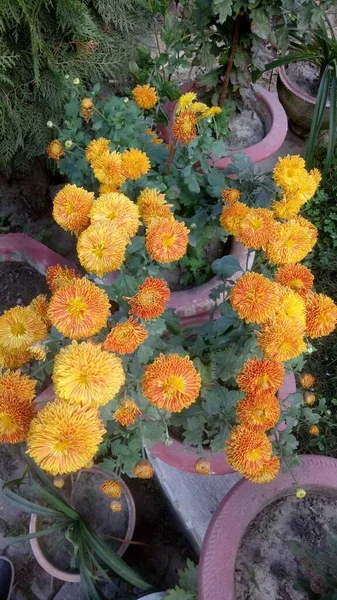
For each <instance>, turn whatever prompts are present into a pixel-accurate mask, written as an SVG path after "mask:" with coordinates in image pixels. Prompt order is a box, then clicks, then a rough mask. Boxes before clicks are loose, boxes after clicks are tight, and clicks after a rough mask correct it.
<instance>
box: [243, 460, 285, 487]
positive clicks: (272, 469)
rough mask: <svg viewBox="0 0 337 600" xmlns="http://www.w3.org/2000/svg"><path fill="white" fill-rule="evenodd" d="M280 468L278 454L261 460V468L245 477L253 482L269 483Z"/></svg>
mask: <svg viewBox="0 0 337 600" xmlns="http://www.w3.org/2000/svg"><path fill="white" fill-rule="evenodd" d="M279 470H280V459H279V458H278V456H272V457H271V458H269V459H268V460H265V461H264V462H263V465H262V467H261V469H259V470H258V471H257V472H256V473H254V474H253V475H249V476H248V477H247V478H248V479H249V480H250V481H252V482H253V483H270V482H271V481H273V479H275V477H276V476H277V474H278V472H279Z"/></svg>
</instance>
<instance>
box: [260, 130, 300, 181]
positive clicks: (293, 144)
mask: <svg viewBox="0 0 337 600" xmlns="http://www.w3.org/2000/svg"><path fill="white" fill-rule="evenodd" d="M306 143H307V140H302V139H301V138H299V137H298V136H297V135H295V134H294V133H293V132H292V131H291V130H290V129H288V132H287V135H286V138H285V140H284V142H283V144H282V146H281V148H280V149H279V151H278V152H277V153H275V154H273V155H272V156H270V157H269V158H266V160H263V161H261V162H260V163H258V164H257V165H256V172H257V173H268V172H269V171H272V170H273V168H274V167H275V165H276V163H277V160H278V158H283V157H284V156H287V154H300V155H303V154H304V150H305V146H306Z"/></svg>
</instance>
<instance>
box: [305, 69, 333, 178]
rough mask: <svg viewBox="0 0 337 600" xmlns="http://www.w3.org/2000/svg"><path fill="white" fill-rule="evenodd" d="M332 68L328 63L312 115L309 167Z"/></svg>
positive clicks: (309, 139) (308, 149)
mask: <svg viewBox="0 0 337 600" xmlns="http://www.w3.org/2000/svg"><path fill="white" fill-rule="evenodd" d="M330 75H331V73H330V69H329V66H328V65H327V66H326V67H325V70H324V72H323V75H322V78H321V82H320V84H319V88H318V92H317V98H316V104H315V108H314V114H313V117H312V122H311V128H310V134H309V138H308V141H307V145H306V150H305V154H304V158H305V161H306V166H307V168H308V169H310V168H311V166H312V161H313V158H314V153H315V146H316V140H317V138H318V136H319V131H320V128H321V124H322V121H323V116H324V111H325V108H326V102H327V98H328V92H329V86H330Z"/></svg>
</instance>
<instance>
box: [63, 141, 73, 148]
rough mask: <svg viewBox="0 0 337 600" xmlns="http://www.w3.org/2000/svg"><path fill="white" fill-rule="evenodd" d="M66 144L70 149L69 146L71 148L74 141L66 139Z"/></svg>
mask: <svg viewBox="0 0 337 600" xmlns="http://www.w3.org/2000/svg"><path fill="white" fill-rule="evenodd" d="M64 145H65V147H66V148H68V149H69V148H71V147H72V145H73V143H72V141H71V140H66V141H65V142H64Z"/></svg>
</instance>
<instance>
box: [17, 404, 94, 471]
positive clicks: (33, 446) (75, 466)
mask: <svg viewBox="0 0 337 600" xmlns="http://www.w3.org/2000/svg"><path fill="white" fill-rule="evenodd" d="M105 433H106V431H105V429H104V427H103V424H102V422H101V421H100V419H99V418H98V412H97V409H95V408H91V407H82V406H78V405H76V404H68V403H66V402H60V401H54V402H48V404H46V406H45V407H44V408H42V410H40V411H39V412H38V414H37V416H36V417H35V419H33V421H32V423H31V427H30V431H29V434H28V437H27V444H28V450H27V454H29V456H31V457H32V458H33V459H34V460H35V462H36V463H37V464H38V465H39V467H41V469H43V470H44V471H47V473H50V474H51V475H63V474H64V473H72V472H74V471H78V470H79V469H82V468H84V467H85V466H86V465H87V463H88V462H89V461H90V460H91V459H92V458H93V457H94V456H95V454H96V452H97V450H98V446H99V444H100V443H101V442H102V440H103V435H104V434H105Z"/></svg>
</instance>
